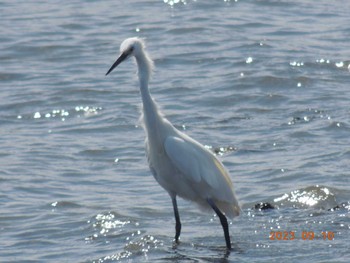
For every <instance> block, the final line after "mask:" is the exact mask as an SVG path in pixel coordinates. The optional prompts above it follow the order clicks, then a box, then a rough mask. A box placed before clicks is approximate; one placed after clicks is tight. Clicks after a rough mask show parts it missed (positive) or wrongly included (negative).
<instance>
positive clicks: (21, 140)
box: [0, 0, 350, 262]
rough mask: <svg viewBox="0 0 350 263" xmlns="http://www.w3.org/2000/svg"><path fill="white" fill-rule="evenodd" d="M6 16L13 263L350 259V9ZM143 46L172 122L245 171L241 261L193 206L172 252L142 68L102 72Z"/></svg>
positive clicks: (203, 5) (178, 8) (165, 5)
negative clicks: (132, 46)
mask: <svg viewBox="0 0 350 263" xmlns="http://www.w3.org/2000/svg"><path fill="white" fill-rule="evenodd" d="M0 7H1V8H0V15H1V18H2V27H1V34H0V41H1V43H2V44H1V45H0V61H1V66H0V85H1V92H2V93H1V99H0V101H1V103H0V109H1V113H0V122H1V129H0V134H1V136H0V142H1V146H2V147H1V150H0V163H1V170H0V189H1V191H0V204H1V205H0V230H1V235H0V261H1V262H114V261H122V262H125V261H126V262H143V261H148V262H168V261H170V262H282V261H283V262H287V261H288V262H347V261H348V258H349V245H348V244H349V241H350V239H349V228H350V216H349V215H350V213H349V211H350V198H349V193H350V188H349V181H350V180H349V178H350V177H349V175H350V174H349V171H350V162H349V157H350V148H349V145H350V139H349V138H350V136H349V135H350V121H349V114H350V108H349V98H350V90H349V88H348V83H349V74H350V71H349V69H350V66H349V65H350V60H349V57H350V51H349V48H348V47H349V45H348V43H349V41H348V39H349V35H350V28H349V26H348V25H349V24H350V20H349V15H348V13H349V12H348V10H349V7H350V4H348V3H347V2H344V1H343V2H335V3H329V1H319V2H317V4H314V3H312V2H310V1H201V0H197V1H141V0H140V1H104V2H100V1H81V0H77V1H63V2H62V1H61V2H59V3H58V2H52V1H50V2H46V1H43V2H37V1H25V2H18V1H3V2H2V3H0ZM155 14H156V15H155ZM130 36H140V37H143V38H146V41H147V44H148V50H149V52H150V54H151V56H152V57H153V59H154V60H155V65H156V71H155V74H154V77H153V79H152V83H151V90H152V94H153V96H154V97H155V99H156V100H157V102H158V103H159V104H160V105H161V108H162V110H163V112H164V113H165V115H166V116H167V118H168V119H169V120H170V121H171V122H172V123H174V125H175V126H176V127H177V128H178V129H180V130H184V131H185V132H186V133H187V134H189V135H190V136H192V137H194V138H195V139H197V140H198V141H200V142H201V143H203V144H204V145H207V147H209V148H211V149H212V150H213V151H214V152H215V153H216V154H218V155H219V157H220V159H221V160H222V161H223V163H224V164H225V166H226V167H227V169H228V170H229V172H230V174H231V177H232V180H233V182H234V184H235V188H236V194H237V196H238V198H239V200H240V202H241V204H242V208H243V213H242V215H241V216H240V217H237V218H235V219H234V220H233V221H232V222H231V224H230V231H231V239H232V243H233V250H232V251H231V253H229V254H228V253H226V250H225V247H224V239H223V234H222V229H221V226H220V224H219V220H218V218H217V217H216V216H214V215H213V214H205V213H202V212H201V211H199V210H198V209H197V207H196V206H195V205H193V204H191V203H188V202H186V201H182V200H179V209H180V214H181V219H182V224H183V231H182V235H181V243H180V244H179V245H177V246H174V244H173V243H172V239H173V235H174V218H173V213H172V206H171V201H170V198H169V197H168V195H167V194H166V192H165V191H164V190H163V189H161V187H160V186H158V184H157V183H156V182H155V180H154V179H153V177H152V176H151V175H150V172H149V170H148V166H147V163H146V158H145V157H144V132H143V130H142V128H141V125H140V123H139V121H138V120H139V114H140V97H139V91H138V87H137V85H138V84H137V79H136V77H135V74H134V72H135V66H134V65H133V63H131V62H128V63H125V64H123V65H121V66H120V67H118V69H117V70H116V71H115V72H113V74H111V76H108V77H105V76H104V74H105V73H106V71H107V70H108V69H109V67H110V66H111V64H112V63H113V62H114V60H115V59H116V57H117V55H118V53H119V51H118V50H119V44H120V43H121V42H122V40H124V39H125V38H127V37H130ZM260 202H268V203H270V204H271V205H272V206H273V207H274V208H275V209H268V210H259V209H254V206H255V205H256V204H258V203H260ZM293 237H294V238H293ZM273 239H274V240H273ZM285 239H287V240H285Z"/></svg>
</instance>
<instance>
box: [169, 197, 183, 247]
mask: <svg viewBox="0 0 350 263" xmlns="http://www.w3.org/2000/svg"><path fill="white" fill-rule="evenodd" d="M171 200H172V202H173V207H174V215H175V221H176V225H175V242H176V243H178V242H179V237H180V233H181V221H180V215H179V210H178V209H177V201H176V196H174V197H171Z"/></svg>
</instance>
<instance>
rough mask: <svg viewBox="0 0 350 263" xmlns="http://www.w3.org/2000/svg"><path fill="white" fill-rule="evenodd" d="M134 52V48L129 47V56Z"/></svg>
mask: <svg viewBox="0 0 350 263" xmlns="http://www.w3.org/2000/svg"><path fill="white" fill-rule="evenodd" d="M133 51H134V46H131V47H130V49H129V54H131V53H132V52H133Z"/></svg>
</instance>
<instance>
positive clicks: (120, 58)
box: [106, 52, 128, 76]
mask: <svg viewBox="0 0 350 263" xmlns="http://www.w3.org/2000/svg"><path fill="white" fill-rule="evenodd" d="M127 57H128V53H126V52H124V53H122V54H121V55H120V56H119V58H118V59H117V60H116V62H114V64H113V65H112V67H111V68H110V69H109V70H108V71H107V73H106V76H107V75H108V74H109V73H111V72H112V70H113V69H115V68H116V67H117V66H118V65H119V64H120V63H122V62H123V61H124V60H125V59H126V58H127Z"/></svg>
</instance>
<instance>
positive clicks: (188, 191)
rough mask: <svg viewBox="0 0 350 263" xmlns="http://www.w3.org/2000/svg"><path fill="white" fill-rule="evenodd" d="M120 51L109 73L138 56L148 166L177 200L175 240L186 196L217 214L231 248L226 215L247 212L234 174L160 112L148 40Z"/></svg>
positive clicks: (131, 41) (128, 43)
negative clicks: (179, 204) (235, 186)
mask: <svg viewBox="0 0 350 263" xmlns="http://www.w3.org/2000/svg"><path fill="white" fill-rule="evenodd" d="M120 52H121V53H120V56H119V57H118V59H117V60H116V61H115V63H114V64H113V65H112V67H111V68H110V69H109V70H108V72H107V73H106V75H108V74H109V73H110V72H111V71H112V70H113V69H114V68H115V67H117V66H118V65H119V64H120V63H121V62H122V61H124V60H125V59H127V58H128V57H131V56H133V57H135V59H136V63H137V66H138V77H139V81H140V90H141V97H142V103H143V116H142V117H143V126H144V129H145V132H146V153H147V158H148V163H149V167H150V170H151V172H152V174H153V176H154V178H155V179H156V180H157V182H158V183H159V184H160V185H161V186H162V187H163V188H164V189H165V190H166V191H167V192H168V193H169V195H170V197H171V200H172V204H173V208H174V215H175V220H176V225H175V242H176V243H178V241H179V237H180V232H181V222H180V216H179V211H178V208H177V201H176V197H177V196H180V197H182V198H184V199H187V200H190V201H193V202H195V203H197V204H198V205H199V206H200V207H202V208H206V209H208V208H209V209H210V208H212V209H213V210H214V211H215V213H216V214H217V215H218V217H219V219H220V222H221V225H222V228H223V230H224V236H225V241H226V247H227V248H228V249H231V241H230V235H229V227H228V223H227V218H226V216H225V215H227V216H229V217H230V218H233V217H235V216H237V215H239V213H240V211H241V209H240V206H239V203H238V201H237V198H236V196H235V194H234V190H233V184H232V181H231V179H230V176H229V174H228V172H227V171H226V169H225V168H224V166H223V164H222V163H221V162H220V161H219V160H218V159H217V158H216V156H214V155H213V154H212V153H211V152H210V151H209V150H208V149H206V148H205V147H203V146H202V145H201V144H200V143H198V142H197V141H195V140H193V139H192V138H190V137H189V136H187V135H186V134H184V133H182V132H180V131H179V130H177V129H176V128H175V127H174V126H173V125H172V124H171V123H170V122H169V121H168V120H167V119H166V118H164V116H163V115H162V114H161V113H160V111H159V109H158V107H157V104H156V102H155V101H154V99H153V98H152V96H151V94H150V92H149V89H148V82H149V79H150V76H151V73H152V70H153V61H152V60H151V58H150V57H149V55H148V53H147V52H146V51H145V44H144V42H143V40H141V39H139V38H136V37H135V38H128V39H126V40H124V41H123V43H122V44H121V46H120Z"/></svg>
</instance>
